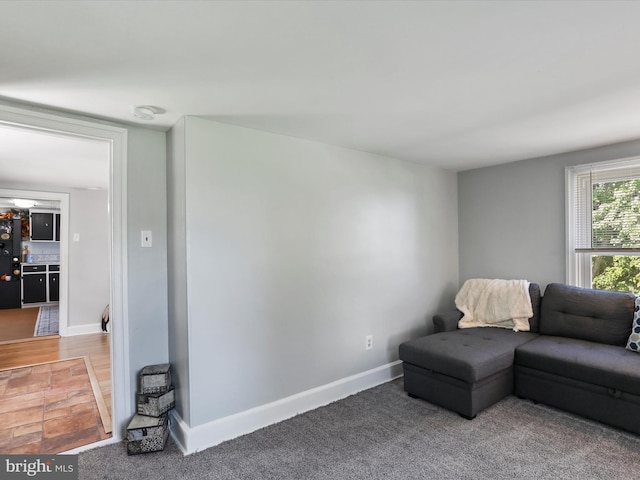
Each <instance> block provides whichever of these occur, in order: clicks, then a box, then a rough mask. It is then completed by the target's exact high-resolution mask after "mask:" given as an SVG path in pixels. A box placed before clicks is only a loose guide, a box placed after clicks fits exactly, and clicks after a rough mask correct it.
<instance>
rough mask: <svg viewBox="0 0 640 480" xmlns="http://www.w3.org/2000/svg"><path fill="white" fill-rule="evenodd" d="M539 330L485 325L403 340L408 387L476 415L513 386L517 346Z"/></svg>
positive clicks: (413, 392)
mask: <svg viewBox="0 0 640 480" xmlns="http://www.w3.org/2000/svg"><path fill="white" fill-rule="evenodd" d="M537 336H538V335H537V334H536V333H529V332H514V331H512V330H508V329H503V328H492V327H482V328H468V329H464V330H457V331H453V332H442V333H438V334H435V335H427V336H425V337H420V338H417V339H415V340H410V341H408V342H405V343H403V344H401V345H400V359H402V361H403V362H404V363H403V368H404V388H405V391H406V392H407V393H408V394H409V395H410V396H413V397H419V398H422V399H424V400H427V401H428V402H431V403H434V404H436V405H440V406H442V407H444V408H447V409H449V410H453V411H455V412H457V413H459V414H460V415H462V416H463V417H465V418H469V419H471V418H474V417H475V416H476V414H477V413H478V412H480V411H481V410H483V409H485V408H487V407H488V406H490V405H492V404H494V403H496V402H497V401H499V400H501V399H503V398H504V397H506V396H508V395H510V394H511V393H512V392H513V361H514V351H515V349H516V348H517V347H518V346H520V345H523V344H525V343H527V342H529V341H531V340H533V339H534V338H536V337H537Z"/></svg>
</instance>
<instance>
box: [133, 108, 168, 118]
mask: <svg viewBox="0 0 640 480" xmlns="http://www.w3.org/2000/svg"><path fill="white" fill-rule="evenodd" d="M131 113H132V114H133V116H134V117H136V118H140V119H142V120H153V119H155V118H156V115H157V114H159V113H164V110H162V109H161V108H158V107H153V106H151V105H140V106H138V107H131Z"/></svg>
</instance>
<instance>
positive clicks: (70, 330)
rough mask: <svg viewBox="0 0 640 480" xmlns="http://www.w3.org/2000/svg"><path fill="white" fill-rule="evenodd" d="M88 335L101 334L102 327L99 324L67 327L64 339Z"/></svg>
mask: <svg viewBox="0 0 640 480" xmlns="http://www.w3.org/2000/svg"><path fill="white" fill-rule="evenodd" d="M90 333H102V325H100V324H99V323H96V324H93V323H91V324H88V325H73V326H71V325H70V326H68V327H67V331H66V334H65V335H64V336H65V337H73V336H75V335H88V334H90Z"/></svg>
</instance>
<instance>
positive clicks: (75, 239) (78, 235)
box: [73, 233, 80, 242]
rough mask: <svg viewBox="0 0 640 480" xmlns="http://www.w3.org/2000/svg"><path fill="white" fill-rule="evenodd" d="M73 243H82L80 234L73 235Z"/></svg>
mask: <svg viewBox="0 0 640 480" xmlns="http://www.w3.org/2000/svg"><path fill="white" fill-rule="evenodd" d="M73 241H74V242H79V241H80V234H79V233H74V234H73Z"/></svg>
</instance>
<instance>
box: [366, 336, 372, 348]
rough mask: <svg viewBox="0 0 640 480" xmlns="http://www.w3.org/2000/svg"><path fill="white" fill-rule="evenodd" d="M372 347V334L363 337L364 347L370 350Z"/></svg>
mask: <svg viewBox="0 0 640 480" xmlns="http://www.w3.org/2000/svg"><path fill="white" fill-rule="evenodd" d="M372 348H373V335H367V336H366V337H364V349H365V350H371V349H372Z"/></svg>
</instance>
